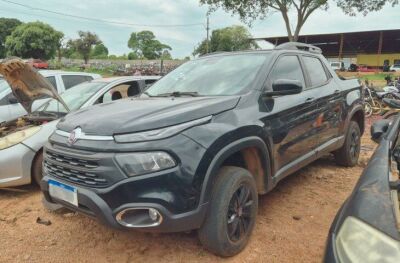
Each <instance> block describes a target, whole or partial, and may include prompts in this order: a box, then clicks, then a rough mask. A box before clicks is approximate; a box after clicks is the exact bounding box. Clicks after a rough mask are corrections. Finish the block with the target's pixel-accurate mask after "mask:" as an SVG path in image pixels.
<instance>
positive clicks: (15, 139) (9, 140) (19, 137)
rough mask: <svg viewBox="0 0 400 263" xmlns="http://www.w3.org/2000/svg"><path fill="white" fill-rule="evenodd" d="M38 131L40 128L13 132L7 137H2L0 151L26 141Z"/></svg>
mask: <svg viewBox="0 0 400 263" xmlns="http://www.w3.org/2000/svg"><path fill="white" fill-rule="evenodd" d="M39 130H40V126H36V127H31V128H28V129H25V130H22V131H17V132H13V133H11V134H8V135H7V136H4V137H3V138H0V150H4V149H6V148H9V147H11V146H14V145H16V144H18V143H20V142H22V141H24V140H25V139H28V138H29V137H31V136H32V135H34V134H35V133H37V132H38V131H39Z"/></svg>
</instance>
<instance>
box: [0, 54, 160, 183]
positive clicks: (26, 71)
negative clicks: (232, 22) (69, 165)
mask: <svg viewBox="0 0 400 263" xmlns="http://www.w3.org/2000/svg"><path fill="white" fill-rule="evenodd" d="M0 67H1V68H0V71H4V70H3V69H5V68H6V69H7V70H6V72H4V74H5V79H6V80H7V81H8V82H9V84H10V86H11V89H12V92H13V93H12V94H13V96H14V97H15V98H16V100H18V101H20V103H21V105H23V106H24V108H25V110H26V111H27V112H29V114H27V115H24V116H22V117H20V118H18V119H15V120H11V121H8V122H3V123H0V188H4V187H14V186H19V185H24V184H29V183H31V182H36V183H39V182H40V180H41V179H42V162H43V146H44V145H45V143H46V142H47V140H48V138H49V136H50V135H51V134H52V133H53V132H54V130H55V129H56V125H57V123H58V120H59V119H60V118H62V117H64V116H65V115H66V114H67V113H68V112H69V111H75V110H78V109H82V108H85V107H88V106H91V105H95V104H102V103H107V102H111V101H116V100H119V99H123V98H128V97H133V96H137V95H139V94H140V93H141V92H142V91H143V90H144V89H146V86H147V85H150V84H151V83H154V82H155V81H156V80H157V79H158V78H159V77H157V76H153V77H152V76H147V77H145V76H143V77H140V76H139V77H134V76H131V77H115V78H105V79H96V80H93V81H90V82H84V83H81V84H79V85H76V86H74V87H72V88H70V89H68V90H67V91H65V92H64V93H63V94H61V95H58V94H57V92H56V90H55V89H54V88H53V86H52V85H51V83H50V82H48V81H47V79H45V78H44V77H43V75H42V74H39V73H37V72H36V71H34V70H32V69H31V66H29V65H27V64H25V63H23V62H22V61H21V60H19V59H14V60H9V61H7V62H5V63H2V64H0ZM42 95H47V96H49V97H53V99H52V100H49V101H48V102H47V103H45V104H44V105H42V106H41V107H39V109H37V110H35V111H32V105H33V103H34V102H35V101H36V100H37V99H39V100H40V99H41V98H42Z"/></svg>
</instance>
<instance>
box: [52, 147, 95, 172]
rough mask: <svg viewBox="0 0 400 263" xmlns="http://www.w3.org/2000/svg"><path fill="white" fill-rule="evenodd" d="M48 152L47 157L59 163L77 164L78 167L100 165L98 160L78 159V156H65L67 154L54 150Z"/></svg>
mask: <svg viewBox="0 0 400 263" xmlns="http://www.w3.org/2000/svg"><path fill="white" fill-rule="evenodd" d="M46 154H47V158H48V159H50V160H53V161H57V162H59V163H65V164H69V165H73V166H77V167H82V168H90V169H91V168H96V167H98V166H99V165H98V164H97V162H96V161H88V160H82V159H80V158H79V159H78V158H74V157H69V156H65V155H61V154H58V153H54V152H49V151H47V152H46Z"/></svg>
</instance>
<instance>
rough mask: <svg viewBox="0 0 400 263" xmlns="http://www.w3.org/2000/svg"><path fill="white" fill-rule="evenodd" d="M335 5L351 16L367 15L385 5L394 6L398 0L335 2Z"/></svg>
mask: <svg viewBox="0 0 400 263" xmlns="http://www.w3.org/2000/svg"><path fill="white" fill-rule="evenodd" d="M336 3H337V5H338V6H339V7H340V8H342V9H343V11H344V12H345V13H346V14H348V15H351V16H354V15H356V14H357V13H362V14H364V15H367V13H368V12H373V11H378V10H380V9H382V8H383V7H384V6H385V5H386V4H390V5H392V6H395V5H397V4H398V3H399V0H361V1H360V0H336Z"/></svg>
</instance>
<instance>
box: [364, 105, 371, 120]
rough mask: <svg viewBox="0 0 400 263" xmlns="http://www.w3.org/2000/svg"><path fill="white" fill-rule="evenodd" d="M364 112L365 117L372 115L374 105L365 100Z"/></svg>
mask: <svg viewBox="0 0 400 263" xmlns="http://www.w3.org/2000/svg"><path fill="white" fill-rule="evenodd" d="M364 112H365V117H371V115H372V106H371V104H370V103H369V102H364Z"/></svg>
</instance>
